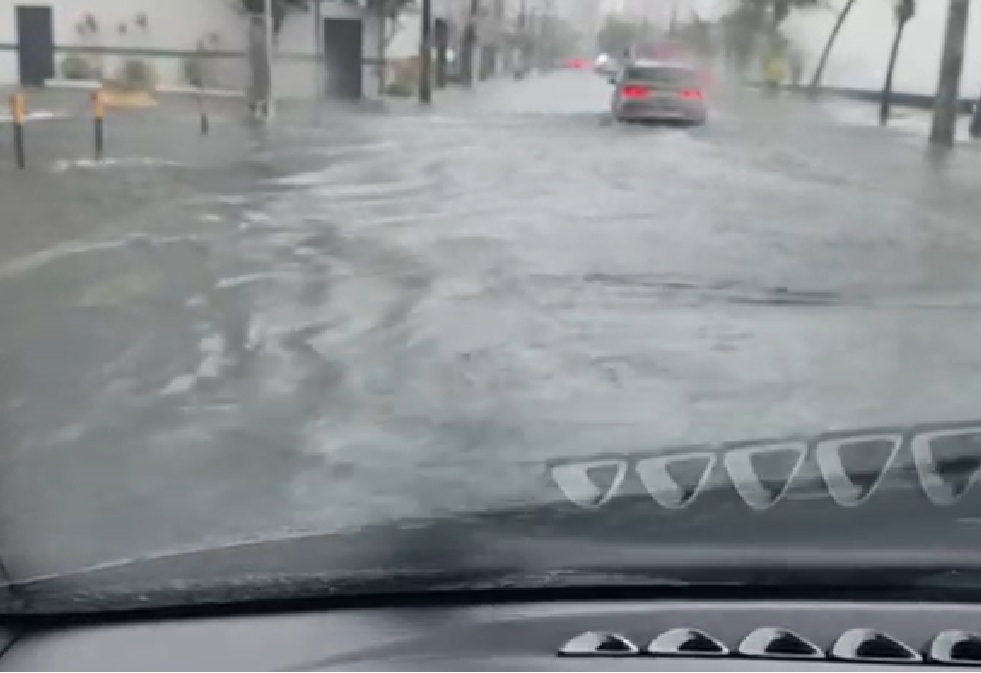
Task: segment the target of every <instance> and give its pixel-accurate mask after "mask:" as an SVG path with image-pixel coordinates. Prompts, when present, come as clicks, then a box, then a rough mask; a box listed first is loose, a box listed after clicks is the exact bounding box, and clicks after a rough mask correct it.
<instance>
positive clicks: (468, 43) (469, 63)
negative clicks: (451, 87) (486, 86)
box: [460, 0, 480, 86]
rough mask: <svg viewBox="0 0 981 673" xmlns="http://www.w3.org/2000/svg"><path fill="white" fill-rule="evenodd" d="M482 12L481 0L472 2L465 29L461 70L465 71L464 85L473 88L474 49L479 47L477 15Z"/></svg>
mask: <svg viewBox="0 0 981 673" xmlns="http://www.w3.org/2000/svg"><path fill="white" fill-rule="evenodd" d="M479 12H480V0H470V17H469V19H468V20H467V25H466V28H464V29H463V45H462V53H461V54H460V68H461V69H462V70H463V83H464V84H466V85H467V86H473V83H474V56H475V54H474V49H475V48H476V46H477V15H478V13H479Z"/></svg>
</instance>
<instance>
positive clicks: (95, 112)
mask: <svg viewBox="0 0 981 673" xmlns="http://www.w3.org/2000/svg"><path fill="white" fill-rule="evenodd" d="M105 116H106V104H105V100H104V99H103V97H102V91H101V90H100V91H96V92H95V93H94V94H92V118H93V119H94V121H95V159H96V161H100V160H101V159H102V157H103V155H104V154H105Z"/></svg>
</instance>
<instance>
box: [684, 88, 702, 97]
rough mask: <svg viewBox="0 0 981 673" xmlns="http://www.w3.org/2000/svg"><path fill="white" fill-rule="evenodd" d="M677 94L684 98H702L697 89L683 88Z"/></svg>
mask: <svg viewBox="0 0 981 673" xmlns="http://www.w3.org/2000/svg"><path fill="white" fill-rule="evenodd" d="M678 96H680V97H681V98H683V99H684V100H702V92H701V91H699V90H698V89H685V90H684V91H682V92H681V93H679V94H678Z"/></svg>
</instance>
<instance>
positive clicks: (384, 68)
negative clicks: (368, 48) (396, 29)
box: [375, 2, 388, 98]
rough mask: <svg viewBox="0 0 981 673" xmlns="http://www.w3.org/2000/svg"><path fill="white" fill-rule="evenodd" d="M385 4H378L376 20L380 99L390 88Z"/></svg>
mask: <svg viewBox="0 0 981 673" xmlns="http://www.w3.org/2000/svg"><path fill="white" fill-rule="evenodd" d="M385 9H386V6H385V3H383V2H379V3H377V11H378V16H377V17H375V20H376V21H378V26H377V31H378V97H379V98H384V97H385V90H386V89H387V88H388V82H387V81H386V80H387V79H388V64H387V63H386V62H385V57H386V52H387V51H388V26H386V25H385V24H386V23H387V22H388V19H387V18H386V17H387V15H388V12H386V11H385Z"/></svg>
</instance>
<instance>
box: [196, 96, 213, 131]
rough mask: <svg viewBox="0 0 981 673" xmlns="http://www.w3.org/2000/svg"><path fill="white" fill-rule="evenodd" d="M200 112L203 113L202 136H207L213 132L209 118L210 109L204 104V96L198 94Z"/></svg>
mask: <svg viewBox="0 0 981 673" xmlns="http://www.w3.org/2000/svg"><path fill="white" fill-rule="evenodd" d="M198 110H199V111H200V112H201V135H203V136H206V135H208V133H209V132H210V131H211V120H210V119H209V118H208V108H207V107H206V106H205V104H204V96H203V95H202V94H200V93H199V94H198Z"/></svg>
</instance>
